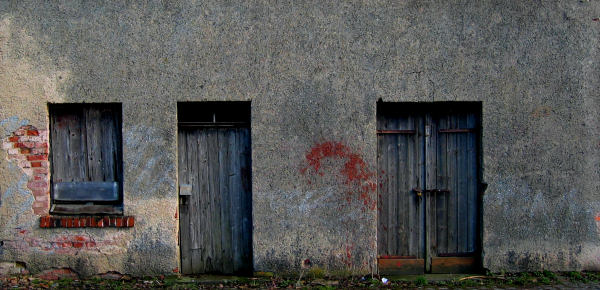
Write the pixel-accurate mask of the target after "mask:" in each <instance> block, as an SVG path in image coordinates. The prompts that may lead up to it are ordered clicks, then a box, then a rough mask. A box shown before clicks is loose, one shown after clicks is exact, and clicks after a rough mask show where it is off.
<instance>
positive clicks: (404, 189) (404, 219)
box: [396, 116, 411, 256]
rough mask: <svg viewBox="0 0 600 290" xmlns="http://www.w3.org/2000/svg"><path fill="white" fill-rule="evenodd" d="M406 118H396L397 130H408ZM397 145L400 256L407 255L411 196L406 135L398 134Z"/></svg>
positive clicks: (397, 214) (397, 209) (397, 212)
mask: <svg viewBox="0 0 600 290" xmlns="http://www.w3.org/2000/svg"><path fill="white" fill-rule="evenodd" d="M407 127H408V118H407V117H406V116H402V117H401V118H398V125H397V128H398V129H401V130H403V129H408V128H407ZM397 136H398V137H397V138H398V143H397V144H396V147H397V150H398V153H397V156H398V163H397V164H396V166H397V172H398V177H397V180H398V188H397V190H396V192H397V199H396V204H397V206H396V218H397V219H398V230H397V233H398V235H397V237H398V239H397V242H398V252H399V253H402V254H401V255H406V256H408V255H409V249H408V245H409V239H408V237H409V236H408V234H409V227H408V214H409V212H408V205H407V203H408V196H409V194H411V193H410V192H409V189H408V186H409V184H408V180H409V179H410V178H411V177H410V176H407V171H408V170H407V167H408V160H407V159H408V156H407V153H408V150H407V144H408V140H407V137H408V136H407V135H406V134H398V135H397Z"/></svg>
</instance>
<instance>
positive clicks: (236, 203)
mask: <svg viewBox="0 0 600 290" xmlns="http://www.w3.org/2000/svg"><path fill="white" fill-rule="evenodd" d="M240 134H241V131H239V130H238V129H231V132H230V134H229V140H230V141H229V142H230V143H229V151H230V152H231V153H230V159H229V166H230V168H231V172H230V173H229V174H230V176H229V180H230V184H231V190H232V195H231V214H232V215H231V217H230V218H231V226H232V231H231V232H232V241H231V247H232V261H233V269H234V271H236V272H237V271H240V270H241V269H242V268H243V266H244V265H243V264H244V261H243V255H244V250H243V249H242V248H243V247H244V232H243V230H244V227H243V215H244V212H243V202H244V200H243V197H244V192H243V188H242V178H243V177H242V174H241V159H242V158H243V152H242V150H243V144H240V140H241V136H240Z"/></svg>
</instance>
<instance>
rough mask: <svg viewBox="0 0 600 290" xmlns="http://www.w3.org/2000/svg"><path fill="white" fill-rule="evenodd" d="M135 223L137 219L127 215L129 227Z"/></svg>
mask: <svg viewBox="0 0 600 290" xmlns="http://www.w3.org/2000/svg"><path fill="white" fill-rule="evenodd" d="M134 224H135V220H134V218H133V217H132V216H129V217H127V227H129V228H130V227H133V225H134Z"/></svg>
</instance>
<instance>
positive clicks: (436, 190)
mask: <svg viewBox="0 0 600 290" xmlns="http://www.w3.org/2000/svg"><path fill="white" fill-rule="evenodd" d="M413 191H414V192H415V193H416V194H417V196H418V197H421V196H423V193H450V190H449V189H437V188H434V189H425V190H423V189H421V188H419V187H415V188H413Z"/></svg>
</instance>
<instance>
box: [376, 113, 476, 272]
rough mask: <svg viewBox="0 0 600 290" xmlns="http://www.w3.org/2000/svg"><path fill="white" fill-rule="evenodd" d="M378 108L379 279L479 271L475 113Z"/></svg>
mask: <svg viewBox="0 0 600 290" xmlns="http://www.w3.org/2000/svg"><path fill="white" fill-rule="evenodd" d="M384 105H387V106H385V107H384ZM380 106H381V108H379V110H378V164H379V174H380V187H379V203H378V205H379V209H378V218H379V222H378V252H379V268H380V271H381V272H383V273H385V272H390V273H412V274H418V273H423V272H431V273H457V272H470V271H474V270H476V266H477V264H478V261H479V247H478V245H479V222H478V221H479V194H478V193H479V186H478V185H479V175H478V173H479V169H478V165H479V160H478V132H479V130H478V124H479V121H478V118H479V113H478V110H477V107H476V106H469V105H461V104H444V105H441V106H440V105H433V104H432V105H429V106H427V105H409V104H403V105H402V106H399V105H391V104H380Z"/></svg>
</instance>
